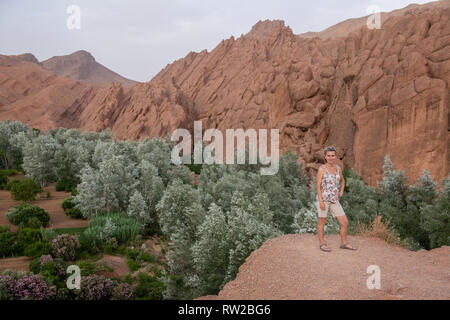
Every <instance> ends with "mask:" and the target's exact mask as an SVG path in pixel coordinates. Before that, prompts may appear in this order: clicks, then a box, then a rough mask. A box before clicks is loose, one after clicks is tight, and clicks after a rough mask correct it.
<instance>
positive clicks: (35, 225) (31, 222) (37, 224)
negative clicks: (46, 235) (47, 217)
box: [19, 217, 42, 229]
mask: <svg viewBox="0 0 450 320" xmlns="http://www.w3.org/2000/svg"><path fill="white" fill-rule="evenodd" d="M41 227H42V222H41V221H40V220H39V219H38V218H37V217H31V218H30V219H28V220H26V221H24V222H21V223H20V224H19V228H31V229H40V228H41Z"/></svg>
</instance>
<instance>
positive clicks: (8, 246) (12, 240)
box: [0, 226, 23, 258]
mask: <svg viewBox="0 0 450 320" xmlns="http://www.w3.org/2000/svg"><path fill="white" fill-rule="evenodd" d="M22 249H23V246H22V245H21V244H20V242H19V240H18V239H17V233H16V232H11V231H9V227H4V226H0V258H6V257H11V256H15V255H21V254H22Z"/></svg>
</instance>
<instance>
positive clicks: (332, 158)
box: [325, 151, 336, 164]
mask: <svg viewBox="0 0 450 320" xmlns="http://www.w3.org/2000/svg"><path fill="white" fill-rule="evenodd" d="M325 160H327V162H328V163H331V164H333V163H334V162H335V161H336V151H327V155H326V156H325Z"/></svg>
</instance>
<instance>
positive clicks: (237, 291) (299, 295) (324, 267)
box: [197, 234, 450, 300]
mask: <svg viewBox="0 0 450 320" xmlns="http://www.w3.org/2000/svg"><path fill="white" fill-rule="evenodd" d="M347 238H348V241H347V242H348V243H349V244H352V245H353V246H355V247H356V248H357V250H356V251H351V250H343V249H340V248H339V245H340V238H339V235H328V236H326V241H327V243H328V246H329V247H330V248H331V249H332V251H331V252H323V251H320V250H319V241H318V239H317V236H315V235H311V234H289V235H283V236H280V237H277V238H273V239H270V240H268V241H266V242H265V243H263V245H262V246H261V247H260V248H259V249H258V250H255V251H254V252H252V254H251V255H250V256H249V257H248V258H247V260H246V262H245V263H244V264H243V265H242V266H241V267H240V268H239V273H238V275H237V277H236V279H235V280H233V281H231V282H229V283H228V284H226V285H225V287H224V288H223V289H222V291H220V292H219V295H218V296H214V295H209V296H205V297H200V298H197V299H237V300H246V299H256V300H264V299H276V300H280V299H289V300H305V299H306V300H310V299H319V300H320V299H364V300H365V299H446V300H447V299H450V247H448V246H447V247H441V248H437V249H434V250H431V251H426V250H420V251H418V252H413V251H410V250H407V249H405V248H402V247H400V246H397V245H391V244H388V243H387V242H385V241H383V240H381V239H378V238H373V237H365V236H348V237H347ZM370 265H377V266H379V267H380V279H381V288H380V289H372V290H370V289H368V287H367V284H366V283H367V279H368V278H369V277H370V276H371V274H368V273H367V267H368V266H370Z"/></svg>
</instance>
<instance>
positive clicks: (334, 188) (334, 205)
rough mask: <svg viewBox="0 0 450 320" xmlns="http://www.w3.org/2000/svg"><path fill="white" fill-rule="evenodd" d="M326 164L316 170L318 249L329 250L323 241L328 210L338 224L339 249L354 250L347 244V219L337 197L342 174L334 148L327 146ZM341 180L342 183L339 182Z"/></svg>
mask: <svg viewBox="0 0 450 320" xmlns="http://www.w3.org/2000/svg"><path fill="white" fill-rule="evenodd" d="M325 160H326V161H327V163H326V164H324V165H322V166H320V167H319V170H318V172H317V196H316V207H317V212H318V213H319V223H318V224H317V234H318V235H319V242H320V246H319V248H320V250H322V251H326V252H329V251H331V249H330V248H329V247H328V246H327V244H326V243H325V239H324V235H323V230H324V227H325V224H326V222H327V215H328V210H330V211H331V214H332V215H333V217H335V218H336V219H338V221H339V224H340V226H341V227H340V230H339V234H340V236H341V247H340V248H341V249H349V250H356V249H355V248H354V247H352V246H351V245H349V244H347V226H348V220H347V217H346V215H345V212H344V210H343V209H342V206H341V204H340V203H339V198H340V197H342V194H343V193H344V186H345V181H344V176H343V175H342V172H341V170H340V167H339V165H338V164H336V149H335V148H333V147H328V148H326V149H325ZM340 180H342V183H340Z"/></svg>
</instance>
